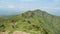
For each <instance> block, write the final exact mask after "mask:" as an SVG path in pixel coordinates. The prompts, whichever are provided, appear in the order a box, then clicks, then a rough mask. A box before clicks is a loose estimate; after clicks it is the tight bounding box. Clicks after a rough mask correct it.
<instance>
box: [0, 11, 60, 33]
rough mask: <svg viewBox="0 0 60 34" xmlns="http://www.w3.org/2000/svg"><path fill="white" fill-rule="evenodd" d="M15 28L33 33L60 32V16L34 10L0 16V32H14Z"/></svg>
mask: <svg viewBox="0 0 60 34" xmlns="http://www.w3.org/2000/svg"><path fill="white" fill-rule="evenodd" d="M12 24H13V25H12ZM14 30H19V31H25V32H29V33H31V34H60V17H58V16H53V15H50V14H48V13H47V12H45V11H41V10H34V11H27V12H25V13H22V14H19V15H14V16H8V17H1V18H0V32H4V31H9V34H12V32H13V31H14Z"/></svg>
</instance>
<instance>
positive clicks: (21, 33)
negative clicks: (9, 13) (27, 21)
mask: <svg viewBox="0 0 60 34" xmlns="http://www.w3.org/2000/svg"><path fill="white" fill-rule="evenodd" d="M0 34H8V32H0ZM12 34H30V33H26V32H22V31H14V32H13V33H12Z"/></svg>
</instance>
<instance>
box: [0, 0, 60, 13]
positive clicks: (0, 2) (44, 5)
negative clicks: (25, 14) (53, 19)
mask: <svg viewBox="0 0 60 34" xmlns="http://www.w3.org/2000/svg"><path fill="white" fill-rule="evenodd" d="M0 9H7V10H8V9H15V10H24V11H26V10H35V9H41V10H44V11H47V12H49V13H56V14H58V13H59V12H60V0H0Z"/></svg>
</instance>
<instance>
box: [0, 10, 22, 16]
mask: <svg viewBox="0 0 60 34" xmlns="http://www.w3.org/2000/svg"><path fill="white" fill-rule="evenodd" d="M20 13H22V11H21V10H15V9H0V16H7V15H17V14H20Z"/></svg>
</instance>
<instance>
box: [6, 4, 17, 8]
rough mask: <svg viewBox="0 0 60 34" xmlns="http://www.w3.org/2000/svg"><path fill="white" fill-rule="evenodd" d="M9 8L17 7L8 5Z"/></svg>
mask: <svg viewBox="0 0 60 34" xmlns="http://www.w3.org/2000/svg"><path fill="white" fill-rule="evenodd" d="M7 8H16V6H14V5H7Z"/></svg>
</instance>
